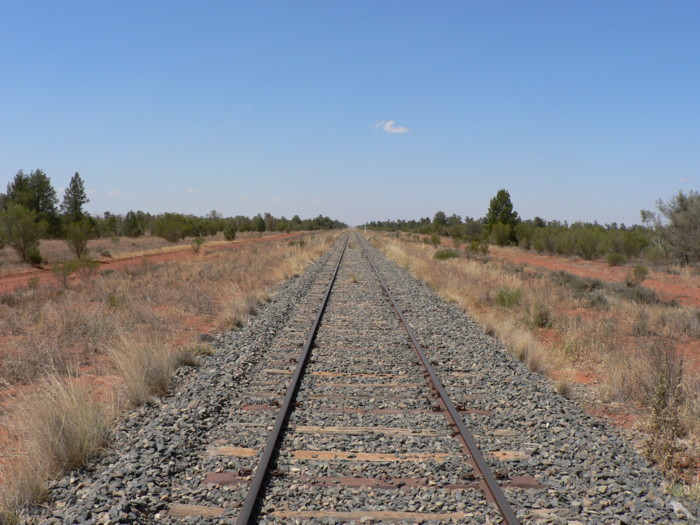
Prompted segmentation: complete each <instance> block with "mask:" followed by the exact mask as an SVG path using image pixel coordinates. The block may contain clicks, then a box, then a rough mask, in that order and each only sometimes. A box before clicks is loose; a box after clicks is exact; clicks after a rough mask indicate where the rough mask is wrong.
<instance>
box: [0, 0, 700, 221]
mask: <svg viewBox="0 0 700 525" xmlns="http://www.w3.org/2000/svg"><path fill="white" fill-rule="evenodd" d="M0 79H1V81H0V191H4V189H5V187H6V186H7V182H9V180H11V179H12V177H14V175H15V173H16V172H17V171H18V170H20V169H23V170H24V171H25V172H29V171H30V170H32V169H37V168H40V169H43V170H44V171H45V172H46V173H47V175H48V176H49V177H50V178H51V180H52V182H53V184H54V186H55V187H56V188H62V187H65V186H66V185H67V184H68V181H69V180H70V177H71V176H72V175H73V173H74V172H76V171H78V172H79V173H80V175H81V177H82V178H83V180H84V181H85V185H86V188H87V189H88V191H89V197H90V199H91V202H90V203H89V205H88V210H89V211H90V212H92V213H103V212H104V211H111V212H113V213H124V212H126V211H128V210H130V209H141V210H144V211H149V212H152V213H160V212H164V211H176V212H183V213H195V214H198V215H204V214H206V213H208V212H209V211H210V210H212V209H216V210H218V211H220V212H221V213H223V214H224V215H227V216H228V215H236V214H244V215H254V214H256V213H258V212H265V211H269V212H270V213H272V214H274V215H277V216H279V215H286V216H287V217H291V216H292V215H294V214H299V215H301V216H302V217H310V216H316V215H318V214H323V215H329V216H331V217H333V218H336V219H340V220H343V221H345V222H347V223H349V224H360V223H362V222H365V221H368V220H374V219H377V220H383V219H396V218H403V219H412V218H415V219H418V218H420V217H422V216H429V217H432V216H433V215H434V214H435V212H436V211H438V210H442V211H444V212H446V213H447V214H448V215H450V214H452V213H457V214H459V215H462V216H470V217H475V218H476V217H481V216H483V215H485V213H486V210H487V208H488V203H489V200H490V199H491V197H493V196H494V195H495V194H496V192H497V191H498V189H500V188H506V189H507V190H508V191H509V192H510V195H511V198H512V201H513V203H514V206H515V210H516V211H518V212H519V214H520V216H521V217H523V218H533V217H535V216H540V217H543V218H545V219H558V220H568V221H570V222H571V221H577V220H589V221H593V220H597V221H599V222H602V223H607V222H612V221H616V222H618V223H620V222H624V223H627V224H631V223H639V222H640V219H639V210H640V209H642V208H645V209H653V208H654V206H655V201H656V199H658V198H662V199H664V200H667V199H668V198H669V197H671V196H672V195H674V194H676V193H677V192H678V191H679V190H684V191H688V190H690V189H694V190H698V189H700V188H699V186H700V185H699V184H698V182H699V180H700V2H698V1H696V0H693V1H685V2H684V1H672V2H669V1H666V0H663V1H657V2H648V1H644V0H633V1H624V2H623V1H614V0H610V1H607V0H606V1H594V2H591V1H590V0H585V1H574V0H571V1H561V0H553V1H529V0H528V1H519V2H514V1H497V0H494V1H491V0H489V1H478V2H477V1H466V0H464V1H461V0H460V1H451V2H450V1H438V0H435V1H432V0H431V1H425V0H421V1H410V0H400V1H391V0H352V1H349V0H343V1H333V0H318V1H304V0H295V1H275V0H268V1H245V2H242V1H216V2H213V1H204V0H198V1H190V2H183V1H173V0H167V1H166V0H163V1H151V0H147V1H143V0H141V1H138V2H136V1H124V0H120V1H113V2H101V1H97V2H96V1H94V0H90V1H86V2H77V1H70V0H66V1H61V2H56V1H53V0H52V1H32V0H26V1H10V0H0Z"/></svg>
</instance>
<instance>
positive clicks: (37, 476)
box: [0, 376, 110, 515]
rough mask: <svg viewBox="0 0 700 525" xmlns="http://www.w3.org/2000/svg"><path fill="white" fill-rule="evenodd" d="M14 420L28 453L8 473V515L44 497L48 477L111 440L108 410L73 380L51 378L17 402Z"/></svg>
mask: <svg viewBox="0 0 700 525" xmlns="http://www.w3.org/2000/svg"><path fill="white" fill-rule="evenodd" d="M12 421H13V427H12V431H13V432H14V433H16V434H17V435H18V436H19V437H20V438H21V440H22V443H23V444H24V449H25V451H26V452H25V453H26V455H25V456H24V458H23V461H21V462H19V463H16V464H14V465H13V467H14V468H13V470H11V471H10V472H6V473H4V475H5V477H6V478H7V479H8V485H7V486H6V487H5V490H4V491H3V492H2V494H3V496H2V501H1V502H0V503H1V505H2V509H0V512H4V513H5V514H6V515H7V514H18V513H19V512H20V511H21V509H22V508H23V507H24V506H26V505H27V504H29V503H30V502H32V501H35V500H36V499H37V498H41V497H43V495H44V493H45V491H44V486H43V484H44V482H45V481H46V480H47V479H48V477H49V476H54V475H58V474H61V473H63V472H67V471H68V470H71V469H74V468H79V467H81V466H83V465H84V463H85V461H86V459H88V458H90V457H91V456H93V455H95V454H97V453H98V452H99V451H100V450H101V449H103V448H104V447H105V446H106V445H107V443H108V442H109V435H110V425H109V420H108V418H107V416H106V415H105V410H104V409H103V407H102V406H100V405H99V404H98V403H97V402H95V401H94V400H93V399H92V398H91V396H90V395H89V394H88V392H87V391H86V390H85V388H84V387H83V386H81V385H80V384H79V383H78V382H76V381H74V380H64V379H59V378H57V377H55V376H51V377H47V378H46V379H44V380H43V381H42V382H41V384H40V385H38V388H37V389H36V391H35V392H34V393H33V394H31V395H28V396H26V397H24V398H22V399H20V400H19V402H18V404H17V405H16V407H15V412H14V417H13V418H12ZM0 515H2V514H0Z"/></svg>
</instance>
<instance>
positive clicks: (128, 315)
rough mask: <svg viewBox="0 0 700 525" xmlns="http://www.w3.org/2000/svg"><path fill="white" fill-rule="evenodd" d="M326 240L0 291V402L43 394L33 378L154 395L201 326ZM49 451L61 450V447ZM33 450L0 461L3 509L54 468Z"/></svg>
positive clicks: (235, 310)
mask: <svg viewBox="0 0 700 525" xmlns="http://www.w3.org/2000/svg"><path fill="white" fill-rule="evenodd" d="M335 238H336V237H335V235H331V234H315V235H311V236H307V237H306V238H305V242H303V243H295V244H294V245H291V246H290V245H289V244H288V243H287V241H286V240H280V241H270V242H266V243H265V244H264V245H255V244H247V245H239V246H237V247H236V249H234V250H232V251H227V252H210V253H206V254H204V253H202V254H201V255H200V257H197V258H193V259H188V260H184V261H179V262H170V263H158V264H154V263H148V262H145V263H143V264H138V265H134V266H132V267H130V268H129V269H128V270H126V271H124V272H119V271H107V272H103V273H94V274H91V275H86V276H85V277H84V278H82V279H80V280H79V281H77V282H73V283H71V286H70V287H69V288H64V287H62V286H56V287H47V286H35V287H33V288H29V289H23V290H18V291H17V292H13V293H10V294H5V295H3V296H2V297H0V401H5V404H6V405H7V406H10V407H11V406H12V405H14V404H15V403H14V402H13V401H12V400H9V399H8V397H7V392H9V391H10V389H16V388H17V387H19V386H21V388H22V389H23V390H25V391H28V392H32V391H37V392H39V391H41V392H43V386H40V385H43V384H44V381H49V379H48V378H52V379H51V380H50V381H56V380H55V379H53V378H55V377H63V378H65V379H66V380H68V379H70V380H71V381H73V380H74V379H73V378H76V377H79V381H83V382H87V383H88V384H93V383H94V384H95V385H99V384H101V381H100V380H99V379H100V378H105V379H108V381H106V382H107V383H108V384H114V385H115V386H114V388H116V391H115V392H112V391H107V392H104V391H102V390H99V389H97V390H95V392H98V393H99V397H100V399H106V400H110V401H109V402H110V403H112V404H113V405H118V406H123V405H124V404H125V403H124V402H123V401H122V399H123V398H124V397H125V398H126V400H127V401H128V402H129V404H139V403H142V402H146V401H148V400H149V399H151V398H152V396H154V395H162V394H164V393H166V392H167V390H168V388H169V384H170V378H171V376H172V372H173V371H174V369H175V368H176V367H177V366H182V365H185V366H196V364H197V363H198V362H199V360H200V359H201V358H202V357H203V356H205V355H207V354H208V353H210V352H212V348H211V347H210V346H208V345H204V344H202V343H201V342H199V336H200V334H201V333H202V332H208V331H211V330H213V329H215V328H220V329H230V328H232V327H235V326H240V325H241V324H244V323H246V322H247V320H248V318H249V316H251V315H254V314H255V313H256V312H257V311H258V310H259V309H260V308H261V305H262V304H263V303H265V302H266V301H269V300H270V297H271V287H273V286H274V285H275V284H277V283H279V282H281V281H283V280H285V279H287V278H289V277H292V276H294V275H299V274H301V273H303V271H304V270H305V269H306V267H307V266H308V265H309V264H310V263H312V262H313V261H315V260H317V259H318V258H319V257H320V256H321V255H322V254H323V253H325V252H326V251H327V250H328V249H329V248H330V247H331V245H332V243H333V242H334V240H335ZM119 392H122V394H119ZM84 397H85V398H86V399H91V397H90V396H84ZM32 406H33V405H32ZM27 410H34V408H29V409H27ZM36 410H38V408H36ZM114 410H115V407H114V406H106V407H105V411H106V412H113V411H114ZM26 418H27V419H31V417H29V416H27V417H26ZM3 424H4V425H5V426H7V425H8V423H3ZM32 433H37V434H39V433H40V429H38V428H35V427H32V428H28V429H27V431H26V432H23V433H22V436H24V438H23V439H26V440H27V441H26V442H21V443H19V444H13V445H18V446H19V447H20V449H24V450H25V452H27V450H28V449H27V447H28V446H29V444H30V442H31V439H30V435H31V434H32ZM0 437H1V435H0ZM2 446H4V444H3V445H2ZM32 446H33V445H32ZM57 450H58V451H59V454H58V455H62V454H65V455H66V457H69V453H68V451H67V450H65V449H64V450H63V452H61V449H60V448H59V449H57ZM27 453H28V452H27ZM32 457H34V456H33V454H29V455H28V456H27V458H28V459H27V461H24V462H17V463H15V464H14V467H13V470H12V472H8V471H7V470H3V468H2V465H0V477H2V478H5V480H4V483H3V486H2V488H3V489H7V490H5V492H7V493H8V494H9V495H8V497H7V498H5V502H4V505H5V507H6V508H18V506H20V507H21V506H22V505H23V504H26V503H27V502H30V501H34V500H35V499H36V497H37V496H40V495H41V487H42V484H43V483H44V481H45V479H46V476H48V475H50V474H52V473H55V472H57V471H58V470H59V469H57V468H54V467H53V466H52V467H51V468H50V469H49V471H47V472H43V471H41V470H40V469H37V468H35V466H34V465H33V463H32V461H31V458H32ZM74 464H75V462H74V461H73V460H69V461H67V463H66V465H67V466H68V467H70V466H71V465H74Z"/></svg>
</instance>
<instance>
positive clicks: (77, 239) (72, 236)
mask: <svg viewBox="0 0 700 525" xmlns="http://www.w3.org/2000/svg"><path fill="white" fill-rule="evenodd" d="M93 237H94V232H93V228H92V225H91V224H90V223H89V222H88V221H86V220H83V221H77V222H71V223H70V224H68V225H67V226H66V229H65V239H64V241H65V242H66V244H67V245H68V247H69V248H70V249H71V250H73V253H74V254H75V256H76V257H77V258H78V259H82V258H83V257H85V256H86V255H87V251H88V250H87V244H88V241H89V240H90V239H92V238H93Z"/></svg>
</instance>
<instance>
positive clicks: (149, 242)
mask: <svg viewBox="0 0 700 525" xmlns="http://www.w3.org/2000/svg"><path fill="white" fill-rule="evenodd" d="M276 234H277V235H278V234H279V232H264V233H258V232H244V233H238V234H237V235H236V239H237V240H239V241H240V240H246V239H256V238H260V237H265V236H269V235H276ZM205 241H206V243H205V246H209V247H211V246H216V245H219V244H221V245H224V244H230V243H231V241H227V240H225V239H224V235H223V233H218V234H216V235H213V236H209V237H205ZM192 242H193V239H192V238H185V239H182V240H180V241H177V242H174V243H173V242H170V241H167V240H165V239H163V238H162V237H156V236H153V235H144V236H141V237H133V238H132V237H112V238H101V239H92V240H89V241H88V244H87V247H88V256H89V257H92V258H93V259H100V260H109V259H111V258H115V259H117V258H125V257H131V256H138V255H143V254H144V252H148V253H149V254H156V253H168V252H174V251H179V250H182V249H183V248H189V247H190V246H192ZM39 249H40V250H41V255H42V256H43V257H44V259H45V260H46V264H49V265H51V264H54V263H63V262H66V261H69V260H71V259H72V258H74V257H75V254H74V253H73V252H72V251H71V249H70V247H69V246H68V244H67V243H66V242H65V241H62V240H60V239H44V240H42V241H41V242H40V244H39ZM29 268H30V267H29V265H28V264H27V263H25V262H24V261H22V259H20V257H19V255H17V252H16V251H15V250H13V249H12V248H10V247H9V246H5V247H4V248H3V249H0V276H2V275H8V274H11V273H16V272H18V271H22V270H27V269H29Z"/></svg>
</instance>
